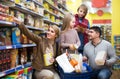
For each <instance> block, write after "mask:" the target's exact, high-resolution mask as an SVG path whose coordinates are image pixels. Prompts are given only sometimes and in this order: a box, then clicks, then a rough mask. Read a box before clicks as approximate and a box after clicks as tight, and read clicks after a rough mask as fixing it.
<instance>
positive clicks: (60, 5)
mask: <svg viewBox="0 0 120 79" xmlns="http://www.w3.org/2000/svg"><path fill="white" fill-rule="evenodd" d="M58 6H59V7H61V8H63V9H65V10H66V11H68V9H67V8H66V6H63V5H62V4H60V3H58Z"/></svg>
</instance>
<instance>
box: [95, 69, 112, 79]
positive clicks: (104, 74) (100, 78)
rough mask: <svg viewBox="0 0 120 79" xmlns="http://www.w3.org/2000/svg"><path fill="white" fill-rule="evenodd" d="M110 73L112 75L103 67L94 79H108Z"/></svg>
mask: <svg viewBox="0 0 120 79" xmlns="http://www.w3.org/2000/svg"><path fill="white" fill-rule="evenodd" d="M95 72H96V70H95ZM111 75H112V72H111V70H110V69H108V68H104V69H100V70H99V71H98V73H97V74H96V76H95V78H94V79H110V77H111Z"/></svg>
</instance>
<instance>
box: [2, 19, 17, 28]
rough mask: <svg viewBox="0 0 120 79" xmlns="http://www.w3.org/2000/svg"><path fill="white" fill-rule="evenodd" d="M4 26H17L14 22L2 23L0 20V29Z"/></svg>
mask: <svg viewBox="0 0 120 79" xmlns="http://www.w3.org/2000/svg"><path fill="white" fill-rule="evenodd" d="M3 26H7V27H10V28H11V27H15V26H16V24H15V23H14V22H7V21H2V20H0V27H2V28H3Z"/></svg>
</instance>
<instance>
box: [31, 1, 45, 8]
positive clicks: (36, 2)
mask: <svg viewBox="0 0 120 79" xmlns="http://www.w3.org/2000/svg"><path fill="white" fill-rule="evenodd" d="M33 2H34V3H35V4H37V5H39V6H41V7H43V4H42V3H40V2H38V1H36V0H33Z"/></svg>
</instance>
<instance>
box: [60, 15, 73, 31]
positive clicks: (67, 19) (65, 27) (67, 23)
mask: <svg viewBox="0 0 120 79" xmlns="http://www.w3.org/2000/svg"><path fill="white" fill-rule="evenodd" d="M72 18H74V16H73V15H72V14H71V13H66V14H65V15H64V18H63V26H62V28H61V30H62V31H66V30H68V29H69V27H70V21H71V20H72Z"/></svg>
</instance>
